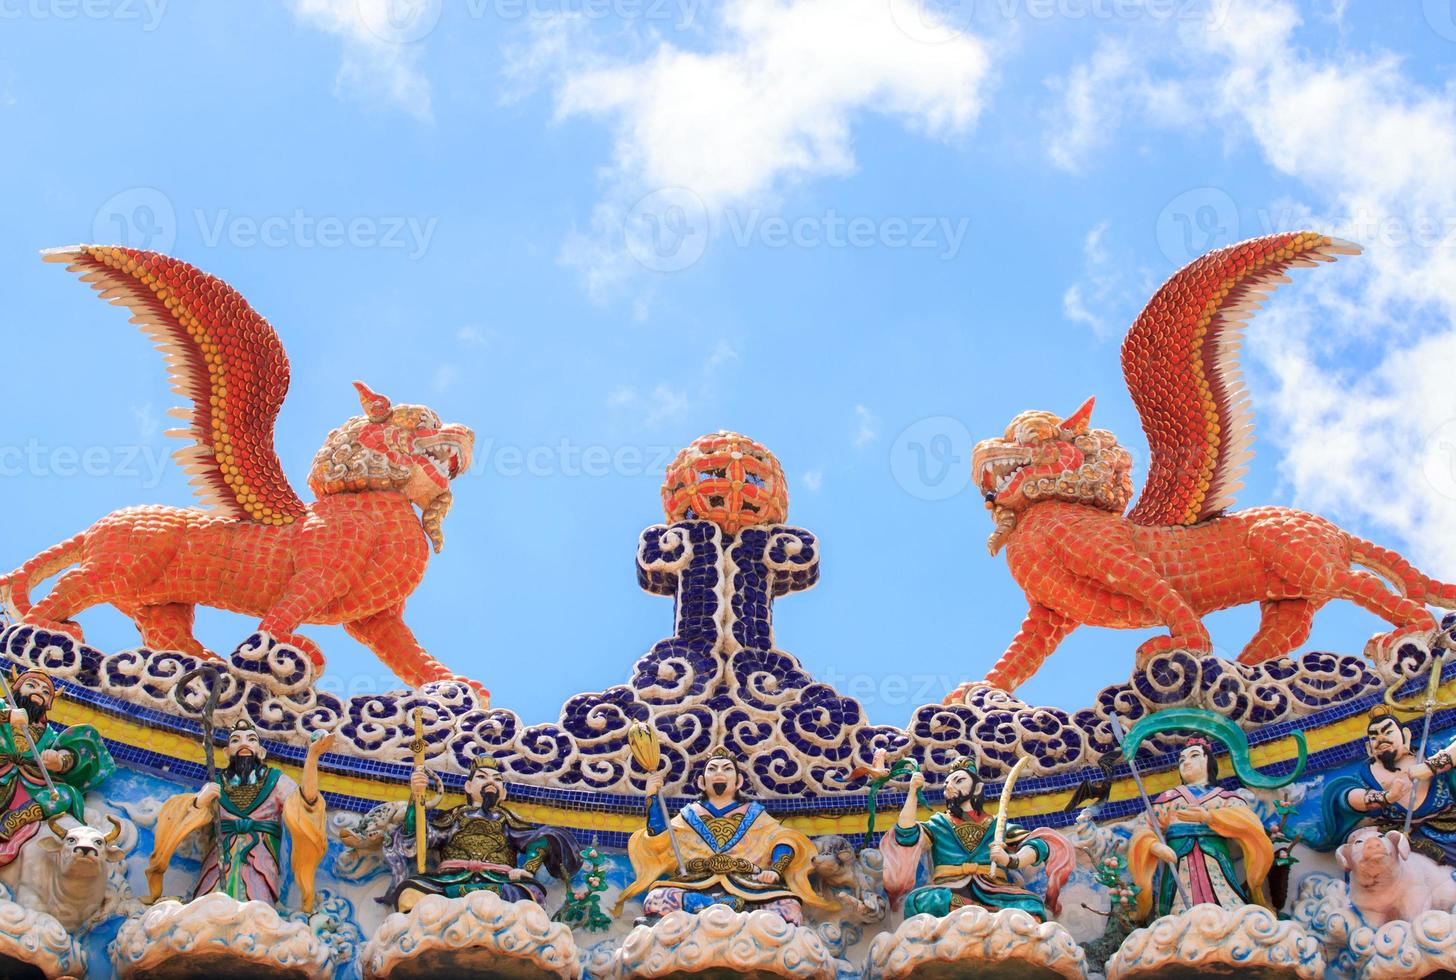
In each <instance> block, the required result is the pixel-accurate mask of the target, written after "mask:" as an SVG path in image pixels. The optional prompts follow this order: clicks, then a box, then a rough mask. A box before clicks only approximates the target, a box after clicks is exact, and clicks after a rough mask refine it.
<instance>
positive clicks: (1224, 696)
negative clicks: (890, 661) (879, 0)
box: [0, 520, 1452, 798]
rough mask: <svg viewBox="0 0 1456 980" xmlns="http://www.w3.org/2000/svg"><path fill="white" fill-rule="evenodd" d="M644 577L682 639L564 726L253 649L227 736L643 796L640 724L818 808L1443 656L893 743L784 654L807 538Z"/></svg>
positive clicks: (1113, 700)
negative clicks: (889, 761)
mask: <svg viewBox="0 0 1456 980" xmlns="http://www.w3.org/2000/svg"><path fill="white" fill-rule="evenodd" d="M637 577H638V581H639V583H640V584H641V586H642V587H643V588H644V589H645V590H646V591H648V592H650V593H653V594H655V595H661V596H668V597H672V598H673V599H674V601H675V614H674V620H675V622H674V631H673V635H672V636H670V637H668V638H666V639H664V640H662V641H660V642H659V643H657V644H656V645H654V646H653V648H652V649H651V650H649V651H648V652H647V653H646V654H645V655H644V656H643V657H641V658H640V659H639V660H638V661H637V663H636V665H635V666H634V668H633V670H632V675H631V678H630V679H629V681H628V683H627V684H624V685H622V686H619V687H613V688H610V689H608V690H606V691H603V692H600V693H589V694H580V695H577V696H575V697H573V698H571V699H570V700H569V701H567V702H566V704H565V705H564V706H563V708H562V712H561V716H560V718H559V719H558V721H557V722H555V723H547V724H536V725H531V724H526V723H524V722H523V721H522V720H521V719H520V718H519V717H518V716H517V715H516V714H515V713H514V712H511V711H509V710H507V709H503V708H488V707H482V706H481V704H480V701H479V699H478V698H477V696H476V694H475V692H474V691H473V690H471V689H470V688H469V687H468V686H467V685H465V684H462V683H459V682H454V681H444V682H435V683H431V684H426V685H424V686H423V687H421V688H420V689H418V690H417V691H404V690H401V691H396V692H391V693H386V694H378V695H369V696H363V697H355V698H352V699H350V700H348V701H343V700H341V699H339V698H337V697H335V696H334V695H332V694H328V693H325V692H322V691H319V690H317V689H316V688H315V681H316V680H317V675H316V668H315V667H314V666H313V664H312V662H311V660H310V659H309V658H308V657H307V656H306V655H305V654H304V653H302V652H301V651H299V650H297V649H295V648H292V647H289V646H287V645H284V644H279V643H275V642H273V641H271V639H270V638H269V637H267V636H266V635H263V634H257V635H254V636H253V637H251V638H250V639H249V640H248V641H247V642H246V643H244V644H243V645H242V646H240V647H239V648H238V649H237V650H236V651H234V653H233V654H232V655H231V657H230V658H229V667H230V670H229V671H227V672H226V673H225V674H223V678H224V689H223V692H222V695H221V698H220V701H219V706H218V711H217V715H216V718H217V721H218V724H219V725H222V726H225V725H227V724H230V723H231V722H233V721H234V720H236V719H238V718H241V717H248V718H250V719H252V720H253V721H254V722H255V723H256V724H257V725H258V727H259V728H260V729H261V730H262V731H263V732H265V733H266V734H267V736H268V737H269V738H271V739H273V740H275V741H277V742H280V743H283V744H290V745H294V746H301V745H302V744H303V742H304V740H305V739H306V738H307V733H308V732H310V731H312V730H313V729H316V728H337V730H338V732H339V734H340V741H339V746H338V748H337V749H336V752H337V753H338V754H340V755H343V756H355V757H358V758H360V759H361V760H369V761H371V762H376V763H377V762H378V761H380V760H385V761H388V762H395V763H401V764H403V763H405V762H407V761H408V759H409V757H410V754H409V742H410V741H411V740H412V738H413V729H412V725H411V719H412V716H413V712H414V709H415V708H416V707H419V708H422V709H423V712H422V713H423V718H424V722H425V737H426V741H427V754H428V756H429V757H430V758H431V759H432V760H433V762H434V764H438V765H441V766H443V767H445V768H447V769H448V770H449V771H451V772H455V773H461V772H464V771H465V770H466V769H467V768H468V765H469V761H470V759H472V758H473V757H474V756H475V755H476V754H477V753H480V752H486V753H489V754H490V755H491V756H493V757H494V758H496V759H497V760H498V761H499V762H500V764H501V766H502V768H503V769H504V771H505V772H506V773H507V774H508V777H509V778H510V779H511V780H512V781H519V782H521V783H524V784H527V785H530V786H537V787H542V788H554V789H565V790H585V791H593V792H598V793H607V794H634V795H635V794H636V793H639V792H640V790H641V774H640V773H639V772H637V771H636V770H635V769H634V767H633V766H632V764H631V754H630V751H629V749H628V747H627V742H626V729H627V726H628V725H629V724H631V723H632V722H634V721H644V720H648V719H652V721H653V723H654V724H655V725H656V727H657V728H658V729H659V731H661V732H662V734H663V736H664V738H663V752H664V758H665V759H666V760H667V763H668V765H669V767H670V769H669V772H670V775H669V778H668V786H669V788H675V789H679V790H680V789H682V788H683V787H684V786H685V785H686V783H687V781H688V780H689V779H690V778H691V774H692V773H693V772H694V771H695V769H696V767H697V766H698V764H700V762H701V761H702V760H703V758H704V757H705V756H706V754H707V753H708V752H709V751H710V750H711V749H712V748H713V747H714V746H716V745H718V744H720V743H723V744H727V745H728V746H729V748H731V749H732V750H733V751H735V752H737V753H738V754H739V755H740V756H742V757H744V758H751V759H752V760H753V761H752V768H753V782H754V787H753V789H754V791H755V792H756V793H757V794H759V795H762V796H766V797H770V798H775V797H785V798H790V797H792V798H805V797H809V798H813V797H821V796H826V795H829V796H832V795H835V794H842V793H845V792H847V791H851V790H854V789H857V788H858V787H857V786H856V785H855V784H852V783H849V782H847V776H848V774H849V773H850V771H851V770H852V769H854V768H855V767H856V766H867V765H870V764H871V763H872V761H873V759H874V755H875V753H876V751H877V750H879V749H885V750H887V752H888V753H889V754H890V755H891V756H894V755H898V754H903V753H907V752H908V754H909V755H911V756H912V757H914V758H915V759H916V760H917V761H919V762H920V763H921V764H922V765H923V766H924V768H925V770H926V772H927V774H928V775H929V776H930V778H931V779H932V780H933V781H938V780H937V778H936V777H937V774H940V773H943V772H944V771H945V770H946V768H947V767H948V766H949V765H950V763H951V762H952V761H954V760H955V759H956V758H959V757H961V756H965V755H972V756H979V757H980V758H981V760H982V764H983V766H984V767H985V768H986V770H987V772H988V774H989V775H990V776H992V777H993V778H994V777H995V776H997V775H999V774H1004V773H1005V772H1006V771H1007V770H1008V769H1009V768H1010V766H1011V764H1012V763H1014V761H1015V759H1016V757H1017V755H1018V754H1019V753H1022V752H1025V753H1028V754H1029V755H1030V756H1031V757H1032V760H1033V768H1034V769H1035V770H1036V771H1037V772H1038V773H1040V774H1041V775H1043V776H1058V775H1061V776H1065V777H1069V778H1068V779H1065V780H1062V781H1061V782H1066V783H1071V782H1075V781H1076V780H1075V778H1071V777H1073V776H1074V774H1075V773H1076V772H1077V771H1078V770H1080V769H1083V768H1085V767H1087V766H1090V765H1093V764H1095V763H1097V762H1098V761H1099V760H1100V759H1101V758H1102V756H1104V755H1105V754H1106V753H1108V752H1110V751H1112V750H1113V749H1114V743H1113V739H1112V735H1111V732H1110V730H1109V728H1108V717H1109V714H1110V713H1113V712H1115V713H1116V714H1117V715H1118V716H1119V717H1120V718H1121V719H1123V721H1124V723H1125V724H1126V723H1130V722H1132V721H1135V720H1137V719H1138V718H1140V717H1142V716H1143V715H1145V714H1147V713H1149V712H1151V711H1155V710H1158V709H1161V708H1169V707H1185V706H1191V707H1206V708H1211V709H1213V710H1216V711H1218V712H1219V713H1220V714H1222V715H1224V716H1226V717H1228V718H1230V719H1232V720H1234V721H1236V722H1238V723H1239V724H1240V725H1241V726H1242V727H1244V728H1245V730H1246V731H1249V732H1259V731H1261V730H1263V731H1265V732H1266V733H1270V734H1273V733H1277V732H1279V731H1280V730H1282V729H1283V728H1287V726H1289V725H1290V724H1292V723H1297V722H1300V721H1301V720H1305V719H1312V718H1314V717H1316V716H1319V717H1322V718H1327V717H1329V715H1330V712H1331V711H1332V710H1334V711H1338V710H1339V708H1340V706H1342V705H1344V706H1350V707H1352V708H1354V707H1355V706H1357V705H1361V704H1363V707H1362V708H1360V709H1359V710H1362V711H1363V710H1368V708H1369V706H1370V704H1371V703H1373V700H1372V698H1374V697H1375V696H1376V695H1377V694H1378V693H1380V692H1382V691H1383V690H1384V687H1385V686H1386V682H1385V681H1384V680H1382V677H1381V676H1380V673H1386V674H1390V675H1392V676H1396V677H1398V676H1402V675H1409V676H1415V675H1417V674H1419V673H1420V672H1421V671H1422V670H1423V669H1424V668H1425V667H1426V665H1427V663H1428V658H1429V653H1428V651H1427V650H1426V648H1425V647H1424V646H1423V645H1421V644H1419V643H1418V642H1416V641H1410V642H1408V643H1406V644H1405V645H1403V646H1402V648H1401V651H1400V659H1399V660H1398V661H1397V662H1395V663H1392V664H1388V665H1384V667H1383V668H1382V669H1381V671H1380V672H1377V669H1376V667H1375V666H1373V665H1371V664H1369V663H1368V662H1367V661H1365V660H1363V659H1361V658H1358V657H1350V656H1339V655H1336V654H1329V653H1309V654H1306V655H1304V656H1303V657H1300V658H1298V659H1297V660H1291V659H1281V660H1273V661H1268V662H1266V663H1263V664H1259V665H1257V666H1250V665H1246V664H1238V663H1230V662H1227V661H1224V660H1221V659H1219V658H1217V657H1211V656H1203V657H1199V656H1195V655H1192V654H1189V653H1186V652H1179V651H1174V652H1171V653H1166V654H1160V655H1158V656H1156V657H1154V658H1153V659H1152V660H1151V661H1150V662H1149V663H1148V664H1147V666H1146V667H1145V668H1143V669H1139V670H1137V671H1135V672H1134V673H1133V676H1132V678H1131V679H1130V680H1129V681H1128V683H1126V684H1115V685H1111V686H1108V687H1106V688H1104V689H1103V690H1102V691H1101V692H1099V694H1098V695H1097V697H1096V699H1095V701H1094V702H1093V704H1092V705H1090V706H1088V707H1086V708H1083V709H1081V710H1077V711H1066V710H1062V709H1059V708H1042V707H1036V706H1033V705H1029V704H1027V703H1025V702H1023V701H1021V700H1019V699H1017V698H1016V697H1014V696H1013V695H1010V694H1007V693H1005V692H1003V691H997V690H995V689H992V688H988V687H974V688H972V689H971V690H970V692H969V693H968V695H967V696H966V697H965V699H964V701H963V702H961V703H950V704H931V705H925V706H923V707H921V708H919V709H916V710H915V711H914V712H913V714H912V716H911V718H910V719H909V721H908V723H907V724H906V726H905V727H904V728H897V727H892V726H888V725H872V724H870V723H869V722H868V721H867V719H866V718H865V714H864V711H863V708H862V707H861V706H860V705H859V703H858V702H857V701H855V700H854V699H852V698H848V697H845V696H843V695H841V694H839V693H838V692H837V691H835V690H834V689H833V688H832V687H830V686H829V685H827V684H823V683H820V682H817V681H815V680H814V679H813V677H811V676H810V675H809V673H808V672H807V671H805V670H804V669H803V667H802V666H801V665H800V663H799V662H798V660H797V659H796V658H795V657H793V656H792V655H791V654H789V653H787V652H785V651H783V650H780V649H777V648H776V647H775V646H774V638H773V602H774V600H775V599H777V598H778V597H780V596H785V595H789V594H791V593H794V592H798V591H802V590H804V589H808V588H811V587H812V586H813V585H814V584H815V583H816V582H817V581H818V578H819V544H818V541H817V539H816V538H815V536H814V535H813V534H812V533H811V532H809V531H807V530H805V529H803V528H797V527H791V526H786V525H769V526H756V527H750V528H746V529H744V530H743V531H741V532H740V533H739V534H738V535H736V536H730V535H726V534H724V532H723V531H722V529H721V528H720V527H718V525H716V524H714V523H712V522H710V521H706V520H699V521H681V522H677V523H674V524H658V525H653V526H652V527H649V528H648V529H646V530H645V531H643V532H642V535H641V537H640V539H639V542H638V551H637ZM1446 625H1447V626H1448V628H1450V627H1451V626H1452V620H1451V618H1450V617H1448V622H1447V624H1446ZM0 654H3V655H4V656H6V657H7V658H9V659H11V660H13V661H14V662H17V663H21V664H27V665H33V666H40V667H44V668H45V669H46V670H48V671H50V672H51V673H52V674H53V675H55V676H56V677H58V678H61V679H63V680H67V681H70V682H72V683H74V684H76V685H78V686H80V687H83V688H86V689H88V690H91V691H95V692H99V693H102V694H105V695H109V696H111V697H114V698H117V699H121V700H122V701H124V702H125V704H126V705H127V706H130V707H132V708H135V709H147V710H150V711H154V712H159V713H162V714H170V715H173V716H178V715H182V716H187V713H184V712H182V711H181V709H180V708H179V706H178V704H177V702H176V701H174V700H173V698H172V693H171V689H172V687H173V685H174V684H175V682H176V680H177V678H178V677H180V676H182V675H183V674H184V673H186V672H187V671H189V670H191V669H192V668H193V667H195V666H197V664H198V663H199V661H198V660H197V659H196V658H194V657H190V656H187V655H185V654H180V653H176V652H171V651H152V650H147V649H145V648H138V649H133V650H125V651H122V652H120V653H115V654H111V655H107V654H104V653H102V652H101V651H99V650H96V649H94V648H92V647H89V646H86V645H84V644H79V643H77V642H76V641H75V640H73V639H71V638H70V637H68V636H66V635H65V634H60V633H52V632H47V631H45V630H40V629H36V628H33V627H29V626H25V625H15V626H12V627H10V628H9V629H7V630H6V631H5V632H4V633H3V634H0ZM202 697H203V693H202V692H201V690H200V689H196V688H194V689H193V690H192V691H191V694H190V697H189V698H188V699H187V700H188V701H189V703H190V704H191V705H192V706H193V707H194V710H195V707H196V706H198V705H200V701H201V699H202ZM1365 702H1369V703H1365ZM1176 744H1177V743H1176V742H1174V741H1169V740H1166V739H1164V740H1158V739H1155V740H1153V741H1152V742H1150V743H1149V746H1150V748H1151V749H1152V750H1153V751H1155V752H1163V753H1166V752H1170V751H1172V750H1173V749H1174V748H1175V747H1176ZM1027 785H1028V788H1030V787H1031V786H1032V785H1034V783H1028V784H1027Z"/></svg>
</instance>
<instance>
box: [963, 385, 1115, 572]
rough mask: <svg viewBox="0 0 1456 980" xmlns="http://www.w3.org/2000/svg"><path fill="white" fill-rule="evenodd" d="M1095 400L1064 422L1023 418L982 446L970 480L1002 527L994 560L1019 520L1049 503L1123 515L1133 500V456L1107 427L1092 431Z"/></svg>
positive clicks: (995, 536) (1036, 415) (991, 544)
mask: <svg viewBox="0 0 1456 980" xmlns="http://www.w3.org/2000/svg"><path fill="white" fill-rule="evenodd" d="M1092 401H1093V400H1092V399H1091V398H1089V399H1087V401H1086V402H1085V403H1083V405H1082V407H1081V408H1079V409H1077V410H1076V411H1075V412H1073V413H1072V414H1071V415H1069V416H1067V417H1066V418H1064V419H1063V418H1059V417H1058V416H1056V415H1053V414H1052V413H1051V412H1036V411H1033V412H1022V413H1021V414H1020V415H1018V416H1016V418H1014V419H1012V420H1011V424H1010V425H1008V426H1007V427H1006V434H1005V435H1004V436H1002V437H1001V438H999V439H984V440H982V441H981V442H978V443H976V449H975V452H973V453H972V454H971V475H972V477H973V478H974V479H975V481H976V486H977V487H978V488H980V491H981V493H982V494H983V495H984V496H985V498H986V508H987V509H988V510H990V511H991V513H992V516H993V519H994V520H995V523H996V529H995V530H994V531H992V532H991V537H990V538H989V539H988V540H987V542H986V546H987V547H988V548H990V550H991V554H993V555H994V554H996V553H997V552H998V551H1000V550H1001V547H1002V546H1003V545H1004V544H1005V543H1006V539H1007V538H1008V537H1010V536H1011V532H1012V531H1014V530H1016V519H1017V516H1018V515H1019V514H1020V513H1021V512H1022V511H1024V510H1026V509H1027V508H1028V507H1030V506H1032V505H1033V504H1037V503H1040V502H1042V501H1044V500H1061V501H1065V502H1067V503H1073V504H1086V505H1088V506H1091V507H1097V508H1100V509H1101V510H1106V511H1111V512H1113V513H1116V514H1120V513H1122V512H1123V510H1124V509H1126V507H1127V503H1128V501H1129V500H1131V499H1132V475H1131V474H1132V455H1131V454H1130V453H1129V452H1128V451H1127V450H1126V449H1124V448H1123V447H1122V446H1120V445H1118V442H1117V437H1116V436H1114V435H1113V434H1112V433H1111V432H1109V431H1107V430H1106V429H1089V427H1088V423H1089V421H1090V420H1091V418H1092Z"/></svg>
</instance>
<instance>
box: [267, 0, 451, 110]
mask: <svg viewBox="0 0 1456 980" xmlns="http://www.w3.org/2000/svg"><path fill="white" fill-rule="evenodd" d="M394 2H395V0H291V6H292V8H293V16H294V17H295V18H296V19H297V20H299V21H301V22H302V23H305V24H308V25H310V26H312V27H316V28H318V29H319V30H322V31H324V32H325V33H328V34H332V35H334V36H336V37H338V38H339V40H340V41H341V42H342V44H343V51H342V53H341V56H340V63H339V71H338V74H337V75H336V76H335V78H334V91H335V93H336V94H338V95H347V96H349V97H351V98H354V99H356V100H357V101H360V102H363V103H365V104H366V105H377V104H387V105H392V106H394V107H395V108H398V109H403V110H404V111H405V112H408V113H409V114H410V115H412V116H414V117H415V118H416V119H420V120H429V119H430V118H432V109H431V97H430V82H429V79H427V78H426V77H425V75H424V73H423V72H422V71H421V70H420V67H419V60H420V54H421V45H420V41H419V39H418V38H416V37H415V36H414V35H415V32H414V31H411V30H410V26H411V25H408V24H396V22H395V21H394V20H391V17H392V16H393V9H394V8H393V7H392V6H391V5H392V4H393V3H394ZM408 12H409V13H411V14H412V15H413V16H423V17H434V18H436V19H437V18H438V16H439V10H438V7H436V6H435V5H434V4H432V3H416V4H414V5H413V6H412V7H410V8H409V11H408ZM417 26H418V27H419V28H432V27H433V21H430V22H428V24H426V23H423V22H422V23H420V24H419V25H417ZM425 33H428V29H426V31H425Z"/></svg>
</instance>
